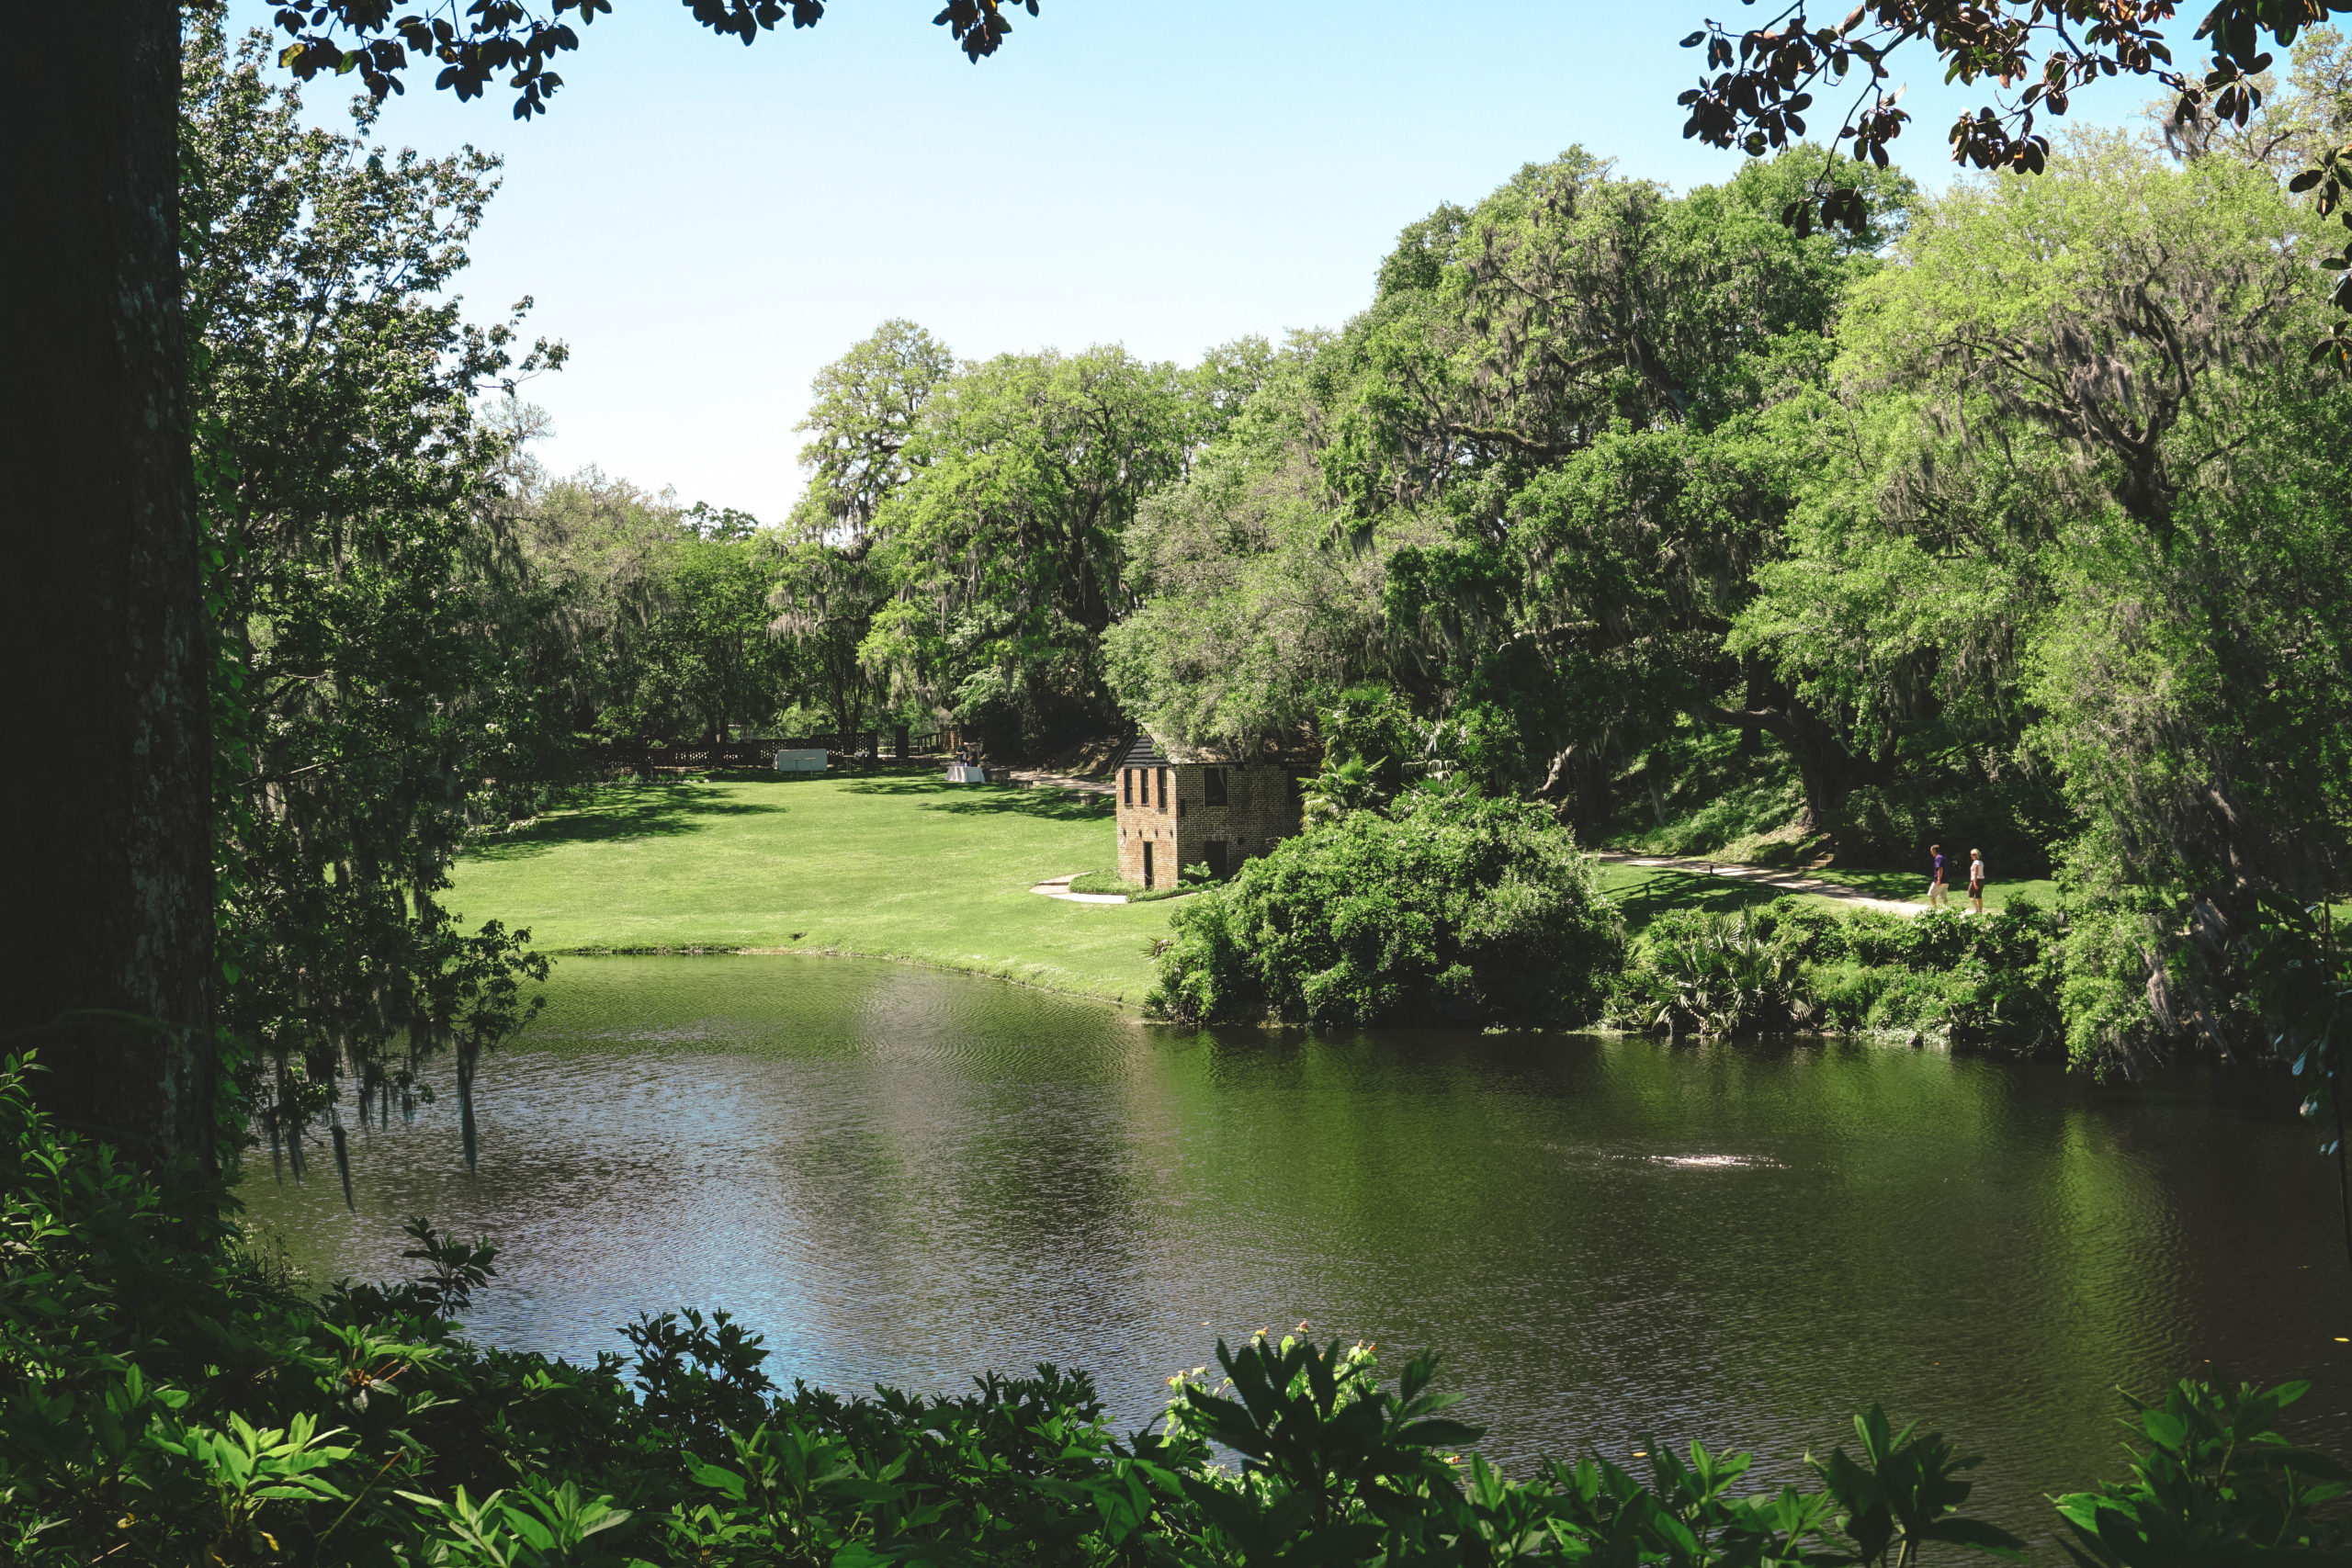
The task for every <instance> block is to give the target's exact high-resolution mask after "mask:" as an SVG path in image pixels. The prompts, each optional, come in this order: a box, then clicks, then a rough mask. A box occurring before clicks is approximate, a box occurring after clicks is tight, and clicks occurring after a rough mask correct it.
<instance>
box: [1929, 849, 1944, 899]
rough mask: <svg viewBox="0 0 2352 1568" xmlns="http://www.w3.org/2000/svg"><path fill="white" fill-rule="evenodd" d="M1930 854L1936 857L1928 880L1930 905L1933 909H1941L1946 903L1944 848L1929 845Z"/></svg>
mask: <svg viewBox="0 0 2352 1568" xmlns="http://www.w3.org/2000/svg"><path fill="white" fill-rule="evenodd" d="M1928 854H1930V855H1932V856H1934V857H1935V867H1934V870H1933V872H1932V873H1931V874H1929V876H1928V905H1929V906H1930V907H1931V908H1933V907H1939V906H1941V905H1942V904H1943V902H1944V847H1943V846H1942V845H1941V844H1929V845H1928Z"/></svg>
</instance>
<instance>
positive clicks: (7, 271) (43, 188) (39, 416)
mask: <svg viewBox="0 0 2352 1568" xmlns="http://www.w3.org/2000/svg"><path fill="white" fill-rule="evenodd" d="M11 24H12V25H11V30H10V37H9V48H8V50H7V51H6V55H5V56H4V57H0V167H5V168H6V209H5V210H6V221H5V222H0V301H5V304H0V310H5V312H6V329H5V331H6V338H5V352H4V353H0V365H5V366H6V377H7V380H8V384H9V389H10V391H11V393H12V395H11V397H10V398H9V404H10V407H9V409H8V412H7V417H6V419H0V453H4V454H5V458H6V473H7V474H8V482H9V486H10V491H11V495H10V505H9V506H8V508H7V510H6V514H5V515H6V524H5V526H6V533H7V548H8V557H7V559H8V565H7V570H5V571H0V648H5V649H6V656H7V663H6V669H7V671H8V673H9V676H10V684H11V686H12V689H13V690H12V694H13V696H14V698H15V701H14V702H13V703H12V704H11V709H12V711H11V713H10V716H9V718H8V721H7V723H8V730H9V741H10V744H9V752H10V756H9V764H8V766H7V767H6V769H5V770H0V779H5V780H6V783H5V784H0V789H5V794H0V802H5V804H6V821H7V822H8V823H9V825H10V829H11V830H12V836H13V839H14V840H15V841H14V845H13V852H12V853H11V855H10V861H11V864H10V868H9V869H10V875H9V878H8V895H9V896H8V897H7V899H6V908H7V909H8V923H9V926H10V928H11V935H10V938H9V942H8V951H7V953H6V957H5V960H0V1032H5V1033H6V1034H7V1035H8V1036H9V1038H10V1047H9V1048H11V1049H21V1048H23V1047H24V1046H26V1045H38V1046H39V1048H40V1053H41V1056H42V1059H43V1060H44V1062H45V1063H46V1064H47V1066H48V1067H49V1069H50V1070H49V1072H48V1074H47V1075H46V1077H45V1081H44V1083H43V1086H42V1095H43V1099H44V1100H46V1101H47V1102H48V1103H49V1105H50V1106H51V1108H52V1109H54V1110H55V1111H57V1112H58V1113H59V1114H61V1115H63V1116H66V1117H69V1118H71V1119H73V1120H74V1121H75V1122H83V1123H86V1124H89V1125H92V1126H94V1127H96V1128H100V1129H104V1130H105V1131H106V1132H107V1134H109V1135H111V1136H114V1137H116V1138H118V1139H119V1140H120V1141H122V1142H124V1143H125V1144H127V1145H130V1146H132V1147H134V1148H136V1149H138V1150H139V1151H140V1153H141V1156H142V1157H145V1158H150V1159H158V1158H164V1157H168V1156H172V1155H175V1154H178V1153H188V1154H193V1155H195V1156H197V1157H198V1158H199V1159H202V1158H204V1157H206V1156H208V1155H209V1149H210V1144H211V1139H210V1136H209V1134H210V1130H211V1117H212V1105H211V1100H212V1093H211V1091H212V1081H211V1079H212V1049H211V1036H210V998H209V980H210V971H211V965H212V874H211V865H210V853H209V833H208V824H209V811H210V801H211V795H212V790H211V779H210V768H209V733H208V731H209V726H208V717H207V665H208V639H207V637H206V633H205V628H204V605H203V597H202V583H201V577H200V570H199V564H198V561H199V556H198V547H199V540H198V527H197V520H196V507H195V489H194V477H193V473H192V471H191V468H190V459H189V442H188V425H187V346H186V342H185V336H184V329H183V312H182V305H181V297H180V261H179V249H178V239H179V234H178V227H179V200H178V175H179V163H178V151H177V107H178V100H179V82H180V63H179V8H178V6H176V5H175V4H173V3H172V0H74V3H73V4H70V5H68V4H38V5H27V6H13V7H11Z"/></svg>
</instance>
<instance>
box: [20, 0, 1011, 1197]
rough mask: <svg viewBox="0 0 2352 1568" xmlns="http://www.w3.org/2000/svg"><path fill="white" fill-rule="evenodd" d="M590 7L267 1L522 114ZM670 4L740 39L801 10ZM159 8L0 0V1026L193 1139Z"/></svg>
mask: <svg viewBox="0 0 2352 1568" xmlns="http://www.w3.org/2000/svg"><path fill="white" fill-rule="evenodd" d="M1029 4H1030V6H1031V8H1032V10H1033V11H1034V9H1035V0H1029ZM198 8H199V9H217V6H202V5H199V6H198ZM608 8H609V7H608V6H606V5H605V3H604V0H551V11H550V13H549V14H548V15H544V16H541V15H535V14H534V13H533V12H531V11H530V10H529V9H527V8H526V6H521V5H508V4H498V5H485V6H466V5H462V4H459V3H458V0H441V3H440V4H436V5H427V6H421V7H419V8H418V9H417V10H415V11H413V12H408V13H403V14H401V15H400V16H398V17H395V16H394V14H393V7H391V6H387V5H384V4H382V3H381V0H330V3H328V4H324V5H321V6H288V7H286V8H284V9H282V10H281V11H280V12H279V13H278V20H279V22H280V25H281V26H283V27H284V28H287V29H288V31H289V32H290V33H291V34H293V35H294V42H293V44H292V45H290V46H289V49H288V53H287V56H286V58H287V59H288V62H289V63H291V64H292V65H293V67H294V68H295V70H296V71H297V72H298V73H300V74H302V75H304V76H306V77H307V76H309V75H312V74H315V73H319V72H321V71H329V72H340V71H344V70H356V72H357V73H358V74H359V75H360V77H361V79H362V80H363V81H364V82H365V83H366V84H367V85H368V87H369V89H370V90H371V91H372V92H373V93H375V94H376V96H379V98H380V97H381V96H384V95H385V94H387V93H390V92H391V91H393V90H394V89H395V87H396V86H397V85H398V82H399V78H400V76H401V73H403V72H405V71H406V70H407V69H409V67H410V65H411V55H412V52H413V53H414V54H415V55H417V56H421V57H423V58H425V59H429V60H433V61H435V62H437V63H438V64H439V66H440V67H441V69H440V71H439V73H438V75H437V76H436V79H435V80H436V85H441V86H444V87H448V88H452V89H454V90H456V91H457V92H458V94H459V95H460V96H476V95H479V94H480V93H481V90H482V89H483V87H484V86H486V85H488V84H489V83H490V81H491V80H492V77H493V76H496V77H499V78H501V79H502V80H503V81H505V82H506V83H508V84H510V85H513V86H514V87H515V90H516V93H517V102H516V111H517V113H518V115H528V114H531V113H535V112H537V111H538V110H540V109H541V108H543V107H544V106H545V100H546V98H547V96H548V94H549V93H551V92H552V91H554V89H555V88H556V87H557V86H558V85H560V78H559V77H558V76H557V75H556V73H554V72H552V71H551V70H549V69H548V62H550V61H551V60H552V59H553V58H554V57H555V56H556V55H557V54H559V53H560V52H561V51H565V50H568V49H571V48H574V47H576V46H577V45H578V43H579V41H580V39H579V36H578V34H577V33H576V32H575V31H574V29H573V28H571V25H570V24H569V22H568V21H567V20H566V19H565V18H566V17H567V15H568V14H571V13H575V12H576V13H577V14H578V17H579V19H580V20H581V21H582V22H583V23H584V22H586V21H587V20H589V19H590V18H592V17H594V16H595V15H596V14H597V13H598V12H600V11H603V10H605V9H608ZM693 10H694V14H695V17H696V18H697V19H698V20H701V21H702V22H704V23H705V24H706V25H707V26H709V27H710V28H713V29H714V30H715V31H717V32H718V33H720V34H722V35H725V36H732V37H737V38H741V39H744V40H745V41H749V40H751V39H752V38H754V37H756V36H757V34H758V33H759V32H760V31H761V30H763V29H764V28H774V27H775V25H776V24H777V23H778V22H780V21H781V20H783V19H784V17H786V15H787V14H788V15H789V16H790V17H791V19H792V21H793V23H794V25H795V26H800V27H805V26H809V25H810V24H812V23H814V22H815V21H816V20H817V19H818V17H820V16H821V15H822V13H823V6H821V4H820V3H819V0H795V4H794V5H793V6H791V8H790V10H789V12H788V13H787V11H786V7H785V6H781V5H774V4H768V3H767V0H710V3H707V4H706V3H703V0H696V4H695V6H693ZM180 19H181V7H180V6H179V5H177V4H176V3H174V0H86V3H85V0H74V3H73V4H29V5H26V6H18V7H16V8H15V9H14V10H13V11H12V12H11V13H10V21H11V24H12V28H11V33H10V48H9V50H8V51H7V54H6V62H5V63H0V160H5V163H6V170H7V173H6V185H5V186H4V187H0V195H5V197H6V204H7V210H8V213H9V222H8V225H7V232H6V237H5V239H0V258H5V259H0V299H5V301H6V303H5V305H0V309H5V310H6V312H7V324H6V328H5V329H0V346H4V347H5V350H6V365H7V368H8V374H9V376H10V377H11V379H12V389H13V391H14V392H15V395H14V396H13V397H12V398H11V400H10V403H11V408H10V411H9V417H8V418H7V419H6V420H4V421H0V426H5V428H6V434H5V436H0V442H5V445H0V457H6V459H7V460H8V463H9V467H10V469H11V471H12V472H14V473H16V474H17V475H18V476H19V490H18V496H17V506H16V508H15V511H14V513H13V524H14V525H13V527H12V529H11V538H10V541H9V542H10V544H11V546H12V550H11V559H12V561H13V563H14V566H15V570H12V571H10V572H9V573H8V574H6V585H5V587H0V624H5V625H6V633H5V634H0V635H5V637H6V642H5V643H0V648H5V649H6V652H7V654H8V655H9V656H10V660H11V668H12V670H13V671H15V672H16V675H17V680H18V682H20V689H21V690H22V691H24V692H25V693H26V694H28V697H27V700H26V701H25V702H23V703H22V704H20V705H19V708H18V711H17V715H16V717H15V723H16V726H17V731H16V733H17V744H18V748H19V752H20V754H21V755H26V756H32V757H39V758H41V759H44V760H45V761H43V762H42V763H41V764H40V765H39V766H34V767H19V768H14V769H11V770H9V773H10V777H9V781H8V785H7V791H6V795H0V804H5V805H6V807H7V808H8V809H9V811H10V813H11V817H12V819H13V820H15V821H17V822H18V823H21V824H25V825H26V828H25V832H26V834H27V836H28V843H27V847H26V848H25V850H24V851H23V852H22V854H21V857H20V859H19V861H18V863H17V875H16V877H15V878H14V879H13V886H12V892H13V893H14V895H15V896H14V897H12V898H11V899H10V900H9V904H10V908H11V911H12V914H11V934H12V936H13V937H14V938H15V940H14V941H13V942H12V947H11V951H12V953H13V954H14V955H15V957H14V961H13V962H12V963H11V964H10V965H9V973H8V976H7V978H6V980H5V981H0V1033H5V1034H6V1035H7V1036H9V1037H10V1038H11V1039H16V1040H22V1041H33V1040H36V1039H46V1040H48V1041H49V1042H50V1043H51V1054H50V1059H51V1073H50V1075H49V1077H48V1080H47V1086H46V1089H45V1093H46V1094H47V1096H48V1098H49V1100H50V1101H51V1104H52V1105H53V1106H54V1107H55V1108H57V1109H58V1110H59V1111H61V1112H62V1113H64V1114H66V1115H68V1116H71V1117H73V1118H74V1119H77V1120H80V1121H84V1122H89V1123H91V1124H93V1125H99V1126H103V1127H106V1128H107V1129H108V1130H109V1131H110V1132H111V1133H112V1134H115V1135H118V1136H119V1137H121V1138H123V1139H125V1140H127V1141H130V1142H132V1143H135V1144H138V1145H141V1146H143V1147H146V1148H148V1149H150V1150H152V1151H154V1152H156V1153H157V1154H158V1155H159V1156H160V1155H164V1154H169V1153H172V1152H175V1151H187V1152H191V1153H196V1154H198V1155H199V1156H203V1155H207V1154H208V1153H209V1149H210V1147H211V1144H212V1131H213V1105H214V1100H213V1092H212V1078H213V1073H214V1052H213V1047H212V1028H213V1018H212V982H213V965H214V959H213V953H212V929H211V926H212V918H211V910H212V890H211V880H212V878H211V871H210V866H209V842H208V840H209V834H208V829H207V822H208V818H209V810H208V805H209V800H210V797H211V795H212V791H211V787H210V761H209V754H208V746H209V717H210V715H209V697H208V690H209V682H208V670H209V649H208V646H207V637H206V630H205V627H206V612H205V604H204V597H203V588H202V583H201V578H200V572H199V566H200V561H201V558H202V555H203V550H204V545H203V542H202V540H201V539H200V537H199V535H198V528H197V516H196V508H195V500H194V493H195V492H194V477H193V472H192V468H191V462H190V455H189V445H188V439H189V422H188V409H187V390H188V382H187V370H188V367H187V343H186V323H185V318H184V314H183V304H182V279H181V276H180V265H179V254H178V246H179V240H180V228H181V214H180V206H179V197H178V176H179V157H178V148H177V141H176V135H177V121H176V117H177V111H178V107H179V98H180V38H179V32H180ZM937 20H938V21H939V22H940V23H941V24H942V25H944V26H945V27H946V28H948V30H949V32H950V35H951V36H952V37H953V38H955V39H956V41H957V42H958V43H959V44H960V45H961V46H962V48H963V49H964V50H965V51H966V53H967V55H969V56H970V57H971V58H972V59H974V60H978V59H980V58H982V57H984V56H986V55H988V54H990V53H992V52H994V51H995V50H996V49H997V48H998V47H999V46H1000V45H1001V42H1002V41H1003V39H1004V37H1005V35H1006V34H1007V33H1008V32H1009V31H1010V23H1009V21H1008V20H1007V18H1006V17H1005V16H1004V15H1003V12H1002V8H1001V6H1000V0H950V3H949V4H948V6H946V8H945V9H944V10H943V11H942V12H941V13H940V14H939V16H938V17H937Z"/></svg>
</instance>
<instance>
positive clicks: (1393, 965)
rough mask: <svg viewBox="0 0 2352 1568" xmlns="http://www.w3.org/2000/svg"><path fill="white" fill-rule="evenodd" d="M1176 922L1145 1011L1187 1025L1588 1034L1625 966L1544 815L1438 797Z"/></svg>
mask: <svg viewBox="0 0 2352 1568" xmlns="http://www.w3.org/2000/svg"><path fill="white" fill-rule="evenodd" d="M1170 927H1171V929H1172V931H1174V936H1173V939H1172V940H1171V942H1170V945H1169V947H1168V948H1167V950H1166V951H1165V952H1164V953H1162V954H1161V955H1160V964H1159V986H1158V987H1157V988H1156V989H1155V990H1154V991H1153V993H1152V1005H1153V1006H1154V1007H1156V1008H1157V1009H1159V1010H1161V1011H1163V1012H1165V1013H1167V1014H1168V1015H1169V1016H1170V1017H1172V1018H1176V1019H1179V1020H1182V1021H1187V1022H1203V1021H1216V1020H1234V1021H1249V1022H1255V1021H1258V1020H1260V1019H1262V1018H1264V1017H1266V1016H1268V1015H1270V1014H1271V1015H1272V1016H1274V1017H1277V1018H1282V1019H1287V1020H1296V1021H1306V1022H1315V1023H1354V1024H1369V1023H1394V1022H1405V1021H1448V1022H1487V1021H1528V1022H1535V1021H1563V1022H1569V1023H1580V1022H1583V1021H1587V1020H1589V1019H1590V1018H1591V1017H1593V1016H1594V1013H1595V1012H1596V1010H1597V1009H1598V1003H1599V999H1600V983H1601V981H1602V980H1603V979H1604V978H1605V976H1607V975H1608V974H1609V972H1610V971H1611V970H1613V969H1614V968H1615V967H1616V965H1617V963H1618V961H1619V958H1620V956H1621V954H1622V953H1623V931H1622V928H1621V926H1620V925H1619V922H1618V919H1617V917H1616V915H1615V914H1614V913H1613V912H1612V911H1611V909H1610V908H1609V906H1608V903H1607V901H1606V900H1605V899H1603V898H1602V897H1600V890H1599V884H1598V882H1597V881H1596V879H1595V877H1594V874H1593V871H1592V863H1591V862H1590V861H1589V859H1587V858H1586V857H1585V856H1583V855H1581V854H1579V853H1577V847H1576V840H1574V838H1573V837H1571V836H1570V834H1569V833H1568V830H1567V829H1565V828H1562V827H1560V826H1559V825H1558V824H1557V823H1556V822H1555V821H1554V820H1553V818H1552V815H1551V813H1550V812H1549V811H1548V810H1546V809H1545V808H1544V807H1541V806H1538V805H1535V804H1533V803H1532V802H1526V801H1512V800H1488V799H1484V798H1481V797H1479V796H1477V795H1471V794H1467V793H1461V792H1455V791H1450V790H1442V789H1435V788H1425V789H1418V790H1411V791H1408V792H1407V793H1406V794H1404V795H1401V796H1399V797H1398V799H1397V803H1396V805H1395V806H1394V807H1392V808H1391V809H1390V810H1389V811H1388V812H1385V813H1383V812H1373V811H1356V812H1351V813H1349V814H1348V815H1346V816H1344V817H1342V818H1340V819H1339V820H1338V821H1336V822H1332V823H1329V824H1325V825H1321V826H1317V827H1312V828H1309V829H1307V830H1306V831H1305V832H1303V833H1301V834H1299V835H1298V836H1297V837H1295V838H1292V839H1286V840H1283V841H1282V842H1281V843H1279V844H1277V845H1275V846H1274V847H1273V849H1272V850H1271V851H1270V852H1267V853H1266V854H1264V855H1263V856H1261V857H1260V858H1258V859H1255V860H1251V861H1249V862H1247V863H1244V864H1243V866H1242V868H1241V870H1240V871H1239V873H1238V874H1236V875H1235V876H1234V878H1233V879H1232V880H1231V881H1230V882H1228V883H1227V884H1225V885H1224V886H1221V887H1216V888H1213V889H1210V890H1208V891H1205V892H1204V893H1202V894H1201V895H1199V896H1198V897H1194V898H1193V899H1191V900H1188V901H1187V902H1186V903H1185V904H1184V905H1183V906H1182V907H1181V908H1179V909H1178V910H1177V911H1176V914H1175V916H1174V918H1173V919H1172V920H1171V921H1170Z"/></svg>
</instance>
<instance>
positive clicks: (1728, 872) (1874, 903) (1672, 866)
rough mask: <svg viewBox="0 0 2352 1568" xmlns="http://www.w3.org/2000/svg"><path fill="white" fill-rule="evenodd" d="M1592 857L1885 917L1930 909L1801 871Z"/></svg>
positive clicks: (1604, 853)
mask: <svg viewBox="0 0 2352 1568" xmlns="http://www.w3.org/2000/svg"><path fill="white" fill-rule="evenodd" d="M1593 858H1594V859H1595V860H1598V861H1599V862H1600V863H1601V864H1603V865H1627V866H1638V867H1640V868H1641V869H1643V870H1645V871H1684V872H1690V873H1691V874H1695V875H1700V876H1723V877H1728V878H1730V879H1731V880H1732V881H1735V882H1752V883H1759V884H1761V885H1763V886H1767V887H1777V888H1780V889H1781V891H1783V892H1786V893H1811V894H1815V895H1817V896H1818V897H1824V898H1835V899H1837V900H1838V902H1839V903H1841V904H1852V905H1854V906H1856V907H1857V908H1864V909H1876V910H1878V911H1879V912H1880V913H1882V914H1888V915H1904V916H1912V915H1919V914H1924V913H1926V912H1927V908H1928V907H1927V906H1926V905H1925V904H1915V903H1910V902H1908V901H1905V900H1900V899H1894V898H1873V897H1871V896H1870V895H1869V894H1867V893H1857V892H1855V891H1854V890H1853V889H1852V888H1850V887H1847V886H1842V885H1841V884H1838V883H1835V882H1824V881H1823V880H1822V879H1821V878H1819V877H1817V876H1807V875H1805V874H1804V873H1803V872H1801V871H1775V870H1773V869H1772V868H1771V867H1770V866H1763V865H1739V864H1736V863H1733V862H1731V861H1718V860H1678V859H1676V858H1675V857H1673V856H1672V855H1637V854H1629V853H1627V852H1625V851H1623V850H1595V851H1594V852H1593Z"/></svg>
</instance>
